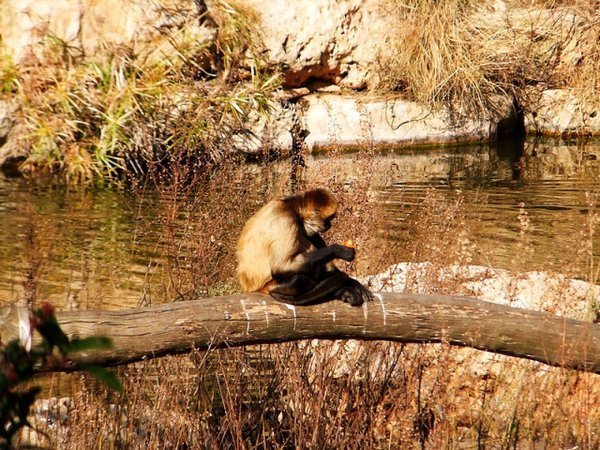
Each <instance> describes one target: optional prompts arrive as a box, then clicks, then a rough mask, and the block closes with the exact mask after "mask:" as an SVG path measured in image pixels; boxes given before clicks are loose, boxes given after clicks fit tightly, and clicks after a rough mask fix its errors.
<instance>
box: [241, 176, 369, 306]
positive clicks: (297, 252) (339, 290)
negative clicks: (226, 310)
mask: <svg viewBox="0 0 600 450" xmlns="http://www.w3.org/2000/svg"><path fill="white" fill-rule="evenodd" d="M337 208H338V203H337V200H336V199H335V197H334V196H333V195H332V194H331V193H330V192H329V191H328V190H326V189H323V188H318V189H312V190H308V191H304V192H300V193H296V194H292V195H289V196H287V197H282V198H279V199H275V200H271V201H270V202H268V203H267V204H266V205H264V206H263V207H262V208H261V209H259V210H258V212H256V213H255V214H254V215H253V216H252V217H250V219H248V221H247V222H246V224H245V225H244V228H243V229H242V232H241V234H240V238H239V241H238V245H237V255H236V256H237V261H238V267H237V273H238V278H239V281H240V284H241V286H242V289H243V291H244V292H262V293H264V294H269V295H270V296H271V297H273V298H275V299H276V300H279V301H281V302H285V303H288V304H292V305H310V304H315V303H321V302H324V301H328V300H333V299H335V298H338V299H341V300H342V301H344V302H346V303H349V304H350V305H352V306H360V305H362V304H363V303H364V302H365V301H370V300H372V299H373V294H372V293H371V292H370V291H369V290H368V289H367V288H365V287H364V286H363V285H362V284H360V283H359V282H358V281H357V280H355V279H353V278H351V277H350V276H349V275H348V274H346V273H345V272H343V271H341V270H339V269H338V268H337V267H335V265H334V263H333V260H334V259H342V260H344V261H352V260H354V257H355V250H354V249H353V248H351V247H346V246H344V245H340V244H332V245H327V244H326V243H325V241H324V240H323V238H322V237H321V233H324V232H326V231H327V230H329V229H330V228H331V225H332V221H333V219H334V218H335V216H336V213H337Z"/></svg>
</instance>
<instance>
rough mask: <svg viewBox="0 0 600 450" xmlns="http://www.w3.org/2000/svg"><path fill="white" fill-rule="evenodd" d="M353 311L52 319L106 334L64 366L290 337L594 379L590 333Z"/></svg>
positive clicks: (279, 307)
mask: <svg viewBox="0 0 600 450" xmlns="http://www.w3.org/2000/svg"><path fill="white" fill-rule="evenodd" d="M378 295H379V298H376V299H375V300H374V301H373V302H370V303H368V304H366V305H364V306H363V307H362V308H354V307H351V306H348V305H346V304H344V303H342V302H339V301H334V302H328V303H325V304H321V305H315V306H301V307H300V306H299V307H293V306H290V305H286V304H283V303H278V302H276V301H274V300H272V299H271V298H270V297H268V296H265V295H261V294H244V295H232V296H226V297H214V298H207V299H201V300H193V301H186V302H176V303H169V304H164V305H158V306H150V307H146V308H138V309H129V310H123V311H93V310H87V311H65V312H59V313H57V318H58V321H59V323H60V324H61V326H62V328H63V330H64V331H65V333H66V334H67V335H69V336H70V337H79V338H85V337H90V336H106V337H110V338H111V339H112V340H113V343H114V347H113V348H112V349H110V350H102V351H93V352H81V353H77V354H75V355H72V358H71V362H70V364H69V365H68V366H67V367H52V368H50V369H49V370H54V371H70V370H77V368H78V367H79V365H80V364H84V363H85V364H89V363H94V364H100V365H119V364H126V363H129V362H133V361H140V360H142V359H148V358H155V357H158V356H162V355H167V354H177V353H185V352H188V351H190V349H192V348H197V349H207V348H216V347H233V346H242V345H249V344H268V343H275V342H288V341H295V340H299V339H314V338H319V339H349V338H352V339H362V340H390V341H398V342H414V343H435V342H447V343H449V344H451V345H457V346H462V347H472V348H476V349H480V350H485V351H489V352H495V353H501V354H504V355H510V356H516V357H520V358H528V359H532V360H535V361H540V362H542V363H545V364H549V365H552V366H560V367H565V368H571V369H577V370H584V371H590V372H594V373H600V325H598V324H593V323H588V322H580V321H577V320H574V319H568V318H565V317H558V316H554V315H551V314H545V313H541V312H537V311H530V310H526V309H517V308H511V307H508V306H503V305H498V304H494V303H489V302H484V301H481V300H476V299H473V298H467V297H458V296H448V295H413V294H398V293H381V294H378ZM17 336H18V312H17V308H16V307H15V306H14V305H13V306H9V307H6V308H3V309H0V337H1V338H2V342H4V343H6V342H8V341H9V340H10V339H13V338H15V337H17Z"/></svg>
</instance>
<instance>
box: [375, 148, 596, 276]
mask: <svg viewBox="0 0 600 450" xmlns="http://www.w3.org/2000/svg"><path fill="white" fill-rule="evenodd" d="M598 155H600V144H599V143H587V144H586V145H581V144H580V145H576V144H574V145H566V144H556V143H553V142H549V141H545V142H534V141H532V142H525V143H524V144H522V146H520V145H519V143H515V142H508V143H501V144H499V145H498V146H495V147H487V146H471V147H457V148H452V149H431V150H427V151H424V152H420V153H418V154H417V153H416V152H411V153H409V154H407V153H403V154H398V155H394V157H392V158H391V160H390V162H389V163H388V165H387V168H385V169H384V171H383V173H384V176H383V177H382V178H381V180H380V185H381V193H382V196H381V198H382V201H383V202H384V203H385V205H386V210H387V214H386V215H387V217H388V218H389V224H390V226H391V227H392V229H393V230H394V231H392V235H398V236H401V235H406V232H407V224H406V221H407V217H408V213H409V211H410V210H411V209H414V208H418V206H419V205H420V204H421V203H422V201H423V199H424V198H425V196H426V195H427V192H429V191H430V190H431V189H435V191H436V193H438V194H440V195H447V196H448V198H450V197H451V196H453V195H455V193H456V191H460V193H461V195H463V196H464V199H465V209H466V215H467V217H468V218H469V219H470V230H469V231H470V232H471V233H472V234H471V239H472V240H473V241H474V243H475V244H476V247H477V249H478V251H477V254H476V255H475V260H474V262H475V263H479V264H491V265H494V266H498V267H503V268H509V269H515V270H558V271H566V270H568V271H569V272H570V273H571V274H573V275H575V276H585V275H586V274H585V273H584V272H585V270H584V269H585V268H583V267H566V266H567V265H569V263H570V262H572V261H574V258H576V257H578V258H581V255H579V253H581V251H587V250H586V249H583V250H582V247H584V246H585V242H582V239H583V240H586V239H587V237H588V234H589V231H590V230H589V228H588V224H589V222H590V220H591V217H592V214H594V213H595V212H596V211H597V205H596V197H597V196H598V194H599V193H600V178H599V175H600V174H599V172H600V162H599V161H598ZM428 162H431V163H428ZM523 220H526V221H527V224H526V226H527V230H526V233H525V234H526V236H524V230H523V227H524V224H523ZM403 232H404V233H403ZM524 239H526V240H527V242H526V243H524V242H523V240H524ZM594 243H595V244H596V245H594V246H593V248H592V249H591V251H592V253H593V255H594V256H595V257H598V256H600V254H599V251H598V245H597V244H599V243H600V241H599V240H598V238H597V237H596V238H594ZM524 245H525V246H527V247H528V248H527V253H529V257H525V255H524V254H523V252H524V248H523V247H524ZM399 257H400V258H401V259H408V258H410V254H408V253H400V255H399Z"/></svg>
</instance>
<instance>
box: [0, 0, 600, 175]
mask: <svg viewBox="0 0 600 450" xmlns="http://www.w3.org/2000/svg"><path fill="white" fill-rule="evenodd" d="M507 3H508V2H504V1H502V0H497V1H495V2H482V3H481V7H480V8H479V10H478V11H477V12H476V14H474V15H473V18H472V24H471V26H472V27H473V29H474V30H476V29H477V28H478V27H479V28H483V27H488V28H489V27H495V28H494V29H498V30H499V32H502V33H504V34H507V30H510V33H513V34H514V39H515V40H518V39H521V38H523V33H525V34H526V32H523V31H522V30H529V31H528V32H529V33H531V34H532V36H533V34H534V33H536V31H537V30H536V29H534V28H532V26H535V24H536V23H537V24H545V25H547V22H548V21H551V20H553V21H556V26H555V27H554V29H555V30H556V32H555V33H554V34H555V35H553V36H546V35H542V34H541V33H542V32H541V29H542V25H540V35H539V36H536V37H535V39H537V40H538V41H540V40H541V41H544V40H546V41H548V42H547V44H545V45H548V46H549V45H551V44H552V42H555V41H556V42H560V43H561V49H560V52H558V53H556V55H555V56H554V57H555V60H556V65H566V66H569V65H571V66H575V65H577V64H580V63H581V62H582V61H583V60H584V58H586V57H588V55H585V54H582V50H581V48H582V45H580V44H581V43H582V42H583V40H584V39H587V38H589V36H588V35H589V26H588V22H586V20H585V18H584V17H576V16H574V15H573V14H570V13H569V14H566V13H563V14H562V15H559V14H558V13H556V12H555V11H546V10H537V11H536V10H533V11H532V10H531V9H527V10H525V9H523V8H516V7H509V5H507ZM236 4H237V5H241V6H242V7H243V9H244V10H245V11H252V17H253V20H255V21H256V22H257V24H258V25H259V29H260V41H261V45H262V46H263V49H262V52H263V55H264V57H265V60H266V61H267V63H268V64H269V65H271V66H272V67H273V68H276V69H277V70H279V71H280V72H281V80H282V86H281V88H280V89H279V90H278V92H277V93H276V98H274V99H273V100H274V102H273V104H274V106H275V108H274V110H273V112H272V114H271V115H270V116H269V117H263V116H259V115H258V114H257V115H252V114H251V115H250V117H249V119H248V120H247V122H246V127H245V129H242V130H237V131H236V136H235V138H236V139H234V142H235V143H236V146H237V147H238V148H239V149H241V150H242V151H246V152H256V151H259V150H261V149H263V148H265V147H266V146H268V147H270V148H274V149H276V150H284V151H289V150H290V149H291V148H292V146H293V145H294V139H293V135H294V132H296V133H298V131H302V133H300V134H301V135H302V136H303V137H305V144H306V146H307V147H308V149H315V148H318V147H327V146H334V145H353V146H354V145H362V144H369V145H370V144H375V145H379V144H386V145H388V144H389V145H418V144H431V143H449V142H456V141H481V140H489V139H494V138H495V137H496V136H498V135H499V134H501V133H503V132H510V131H511V130H514V129H515V128H519V127H524V128H525V129H526V130H527V131H528V132H530V133H541V134H555V135H562V134H578V135H581V134H583V135H590V134H600V115H599V114H597V109H596V108H597V106H598V105H597V102H595V101H594V100H595V99H591V100H590V98H588V97H585V96H583V95H582V94H581V93H580V92H579V91H578V90H577V89H576V88H571V87H569V85H568V83H565V84H563V86H562V87H561V88H554V87H553V86H548V85H547V83H542V82H534V80H530V79H528V80H523V83H525V84H527V85H530V87H528V88H526V89H524V92H527V93H528V94H527V103H524V102H522V103H518V102H517V99H516V98H515V97H514V95H513V93H511V92H508V91H507V92H505V95H499V96H497V98H495V100H493V102H492V103H493V107H491V109H493V110H494V111H493V113H491V112H490V114H489V115H487V116H486V117H483V116H481V117H466V118H465V117H460V115H457V111H456V109H455V108H453V107H452V105H449V107H447V108H436V109H435V110H434V109H431V107H430V106H427V105H423V104H419V103H416V102H413V101H408V100H406V99H405V98H403V95H402V92H381V91H380V90H377V86H379V82H380V79H381V77H382V75H385V71H386V66H385V65H382V60H383V59H385V57H386V55H387V57H389V53H390V51H401V50H402V45H398V44H397V42H396V43H395V41H394V40H395V39H397V29H398V27H399V26H402V24H401V23H400V24H399V23H398V17H397V16H395V15H394V14H391V13H390V8H391V6H390V3H389V2H386V1H377V0H343V1H336V0H311V1H304V2H299V1H294V0H275V1H268V2H265V1H264V0H240V1H238V2H236ZM224 5H225V6H227V4H225V3H224V2H222V1H208V0H207V1H195V2H190V1H185V0H162V1H160V2H153V3H148V4H141V3H140V2H138V1H136V0H122V1H118V2H117V1H114V0H108V1H103V2H96V1H93V0H65V1H62V2H59V3H56V2H53V1H50V0H3V1H2V3H1V7H2V14H0V30H2V32H1V35H0V45H1V47H2V50H3V53H4V54H5V59H9V60H10V61H12V62H14V63H15V64H16V65H17V66H20V67H27V68H29V70H35V67H36V64H39V63H40V52H41V49H42V47H43V46H44V45H46V44H47V42H48V38H49V37H51V39H52V40H53V41H56V42H59V43H60V44H61V45H62V46H63V48H68V49H69V51H70V52H72V51H76V52H78V54H79V55H80V56H81V57H83V58H84V60H86V61H92V60H93V59H94V58H95V57H97V55H99V54H101V53H102V50H103V49H105V48H109V47H113V48H114V47H124V48H127V51H129V52H131V53H132V54H134V55H136V57H137V58H145V59H152V58H163V57H165V55H168V54H169V53H170V52H173V51H176V50H174V46H170V45H169V43H172V41H173V40H177V39H180V40H182V42H183V40H185V41H186V42H189V41H194V42H196V43H200V44H202V45H206V46H211V45H214V42H215V39H216V36H218V34H219V33H220V31H221V27H222V26H223V24H222V23H220V22H219V20H218V17H216V16H217V14H216V13H215V11H216V7H217V6H218V7H223V6H224ZM534 19H535V20H534ZM544 21H545V22H544ZM559 21H561V22H560V23H558V22H559ZM565 21H568V23H567V24H565V23H564V22H565ZM531 24H534V25H531ZM545 29H546V28H544V30H545ZM510 33H508V34H510ZM519 33H521V34H519ZM165 36H169V39H166V40H165ZM551 38H552V39H554V41H552V42H551ZM531 39H532V40H533V39H534V38H533V37H531ZM498 51H499V52H500V51H502V49H500V48H499V49H498ZM19 108H20V105H19V104H18V101H16V100H15V96H11V95H10V93H9V94H5V95H0V165H1V164H3V163H5V162H6V161H9V160H18V159H19V158H23V157H25V156H26V154H27V149H25V148H20V147H19V146H18V145H16V144H15V143H14V142H13V141H12V140H11V136H12V135H14V134H15V130H18V127H19ZM295 124H299V128H298V126H296V125H295ZM295 126H296V128H294V127H295ZM293 130H295V131H294V132H293Z"/></svg>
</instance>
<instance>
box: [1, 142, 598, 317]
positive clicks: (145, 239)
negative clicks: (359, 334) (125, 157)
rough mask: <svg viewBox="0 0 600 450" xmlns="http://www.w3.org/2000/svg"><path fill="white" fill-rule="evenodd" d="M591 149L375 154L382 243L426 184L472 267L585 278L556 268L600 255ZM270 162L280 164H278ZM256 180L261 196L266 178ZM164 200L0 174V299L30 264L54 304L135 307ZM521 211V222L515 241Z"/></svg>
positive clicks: (313, 162) (41, 292)
mask: <svg viewBox="0 0 600 450" xmlns="http://www.w3.org/2000/svg"><path fill="white" fill-rule="evenodd" d="M599 156H600V143H587V144H585V145H576V144H573V145H567V144H562V143H561V144H556V143H552V142H544V143H540V142H526V143H516V142H505V143H500V144H498V145H494V146H487V145H470V146H456V147H443V148H428V149H413V150H406V149H402V150H399V151H397V152H386V153H383V154H380V155H378V156H377V157H376V158H377V159H376V164H375V166H376V167H377V169H376V170H375V173H374V174H373V183H372V185H373V188H374V190H375V191H377V193H378V195H377V198H378V199H379V201H381V202H382V204H383V207H384V210H385V216H386V225H385V231H386V232H388V233H386V236H389V238H390V239H396V240H398V239H399V240H405V239H410V236H409V233H410V226H411V224H410V222H411V220H414V213H415V211H418V210H419V208H420V207H421V205H422V204H423V200H424V198H425V197H426V196H427V195H429V194H428V193H430V192H431V191H432V190H433V191H434V192H436V195H440V196H442V198H444V196H446V198H448V199H451V198H452V197H453V196H455V195H456V192H457V191H460V192H461V195H463V196H464V205H465V214H466V216H467V218H468V219H469V221H470V223H469V233H470V238H471V239H472V241H473V243H474V244H475V247H476V249H477V250H476V253H475V255H474V261H473V262H474V263H480V264H490V265H494V266H498V267H503V268H509V269H515V270H534V269H551V270H559V271H564V270H567V269H568V270H569V271H570V272H571V274H572V273H575V274H576V275H579V276H582V277H584V276H585V273H584V272H585V266H581V265H579V266H578V267H577V268H576V269H575V270H574V269H573V268H571V267H569V268H567V267H566V265H567V264H568V263H569V261H574V260H576V259H577V258H579V259H581V252H582V251H588V250H589V251H591V252H592V254H593V255H594V256H595V257H598V256H600V254H599V253H598V250H597V248H598V245H597V244H600V241H598V238H597V237H596V238H594V239H595V240H594V243H595V244H596V245H595V246H594V247H593V248H591V249H590V248H588V247H586V246H585V245H584V244H585V242H587V241H586V237H587V234H586V233H589V229H588V228H586V227H587V224H588V223H589V219H590V214H592V213H594V212H595V211H597V206H596V203H595V202H596V196H597V195H598V193H599V192H600V181H599V180H600V178H599V171H600V162H599ZM307 163H308V165H309V166H311V167H312V168H313V170H316V171H318V170H319V167H320V166H322V165H331V164H338V163H339V161H338V162H332V161H331V160H329V159H328V158H325V157H314V158H308V160H307ZM341 165H342V166H343V168H344V172H343V175H342V176H344V177H349V178H350V177H352V176H355V175H356V174H353V173H352V167H351V165H348V164H346V165H344V164H343V163H342V164H341ZM348 166H350V167H348ZM269 170H270V171H273V172H280V173H284V174H287V173H288V172H289V171H288V170H287V165H286V163H283V165H273V166H272V167H271V168H270V169H269ZM257 177H258V179H260V180H262V181H261V183H262V184H263V185H264V186H262V187H261V190H264V193H266V195H268V191H269V190H270V189H271V185H272V183H273V180H272V175H271V174H265V173H262V174H258V175H257ZM261 195H263V194H261ZM140 199H141V200H143V201H142V202H140ZM233 200H234V201H237V200H235V199H233ZM164 208H165V205H164V199H161V198H159V197H158V196H157V195H156V194H151V193H149V194H147V195H146V196H144V197H137V196H132V195H130V194H125V193H123V192H119V191H115V190H110V189H96V190H88V191H79V192H70V191H66V190H64V189H56V188H49V187H36V186H31V185H29V184H28V183H27V182H26V181H25V180H23V179H18V178H6V177H2V175H0V224H1V225H0V301H4V302H10V301H15V300H16V299H18V298H20V297H22V296H23V295H25V289H24V286H25V285H26V284H27V278H28V274H29V273H32V272H33V273H35V275H36V277H37V279H38V280H40V282H39V283H38V285H37V289H38V298H44V299H48V300H51V301H53V302H54V303H56V304H58V305H61V306H62V307H64V308H68V309H70V308H92V307H101V308H122V307H131V306H136V305H138V304H140V303H142V302H143V301H144V299H145V298H146V297H147V296H148V295H149V294H148V292H149V290H152V289H153V288H157V286H158V285H159V284H160V283H162V282H163V278H161V276H159V275H160V274H157V273H158V272H160V270H161V261H162V260H163V259H164V258H165V257H167V256H165V252H164V248H163V247H162V237H163V234H164V231H165V230H164V228H165V225H164V224H163V223H161V222H160V220H159V218H160V217H161V216H160V215H159V214H157V211H158V210H162V209H164ZM179 213H180V214H182V216H185V215H186V214H189V212H188V211H180V212H179ZM524 218H525V219H526V221H527V226H528V227H529V228H528V234H527V236H525V237H524V236H523V226H524V225H523V220H524ZM142 223H143V226H141V224H142ZM524 239H526V240H527V242H526V249H524V245H523V241H524ZM401 244H404V241H402V242H401ZM398 247H399V251H398V253H397V255H395V257H396V258H398V259H399V260H409V259H411V257H412V255H411V254H410V251H409V250H410V246H407V245H399V246H398ZM584 247H585V248H584ZM582 249H583V250H582ZM524 253H526V255H525V254H524ZM38 260H43V263H42V264H37V261H38ZM577 270H579V271H580V272H581V273H577Z"/></svg>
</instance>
